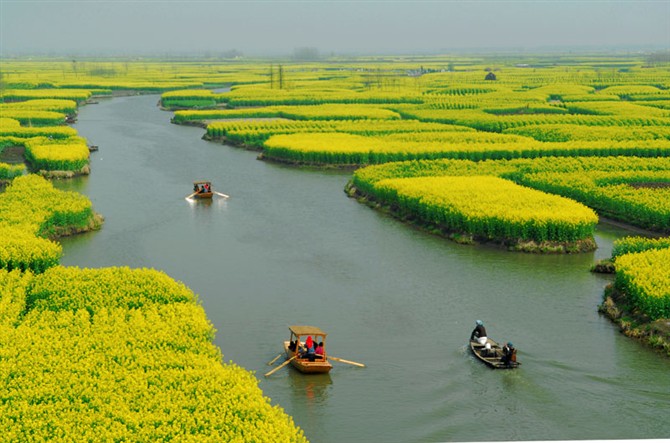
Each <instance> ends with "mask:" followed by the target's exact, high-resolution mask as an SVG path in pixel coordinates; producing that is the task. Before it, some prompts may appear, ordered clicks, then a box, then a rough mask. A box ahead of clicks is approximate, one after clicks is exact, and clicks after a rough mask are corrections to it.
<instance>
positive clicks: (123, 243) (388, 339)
mask: <svg viewBox="0 0 670 443" xmlns="http://www.w3.org/2000/svg"><path fill="white" fill-rule="evenodd" d="M157 100H158V96H137V97H122V98H114V99H111V100H103V101H101V102H100V103H99V104H95V105H89V106H86V107H84V108H83V109H81V111H80V115H79V120H78V122H77V124H76V125H75V128H76V129H77V130H78V131H79V133H80V134H81V135H82V136H84V137H86V138H87V139H88V141H89V143H91V144H95V145H99V146H100V150H99V152H95V153H93V154H92V157H91V169H92V172H91V175H90V176H89V177H83V178H79V179H75V180H72V181H62V182H58V183H57V186H58V187H59V188H61V189H69V190H76V191H78V192H81V193H83V194H85V195H87V196H88V197H89V198H90V199H91V201H92V202H93V205H94V208H95V210H96V211H97V212H99V213H101V214H103V215H104V216H105V219H106V222H105V225H104V226H103V229H102V230H101V231H99V232H94V233H88V234H84V235H80V236H76V237H71V238H67V239H63V241H62V243H63V248H64V256H63V259H62V263H63V264H64V265H75V266H80V267H103V266H124V265H127V266H131V267H150V268H156V269H160V270H163V271H165V272H166V273H167V274H169V275H170V276H171V277H173V278H175V279H177V280H180V281H183V282H184V283H185V284H186V285H187V286H189V287H190V288H191V289H192V290H193V291H194V292H195V293H197V294H198V295H199V297H200V300H201V302H202V305H203V306H204V308H205V310H206V312H207V316H208V317H209V319H210V320H211V322H212V323H213V325H214V327H215V328H216V329H217V336H216V340H215V341H216V344H217V345H218V346H219V347H220V348H221V349H222V351H223V354H224V361H229V360H232V361H234V362H235V363H237V364H239V365H241V366H243V367H244V368H246V369H248V370H252V371H255V372H256V374H257V377H258V378H259V380H260V383H259V385H260V387H261V389H262V390H263V392H264V394H265V395H266V396H268V397H270V398H271V399H272V402H273V404H278V405H280V406H281V407H282V408H284V409H285V410H286V412H287V413H289V414H290V415H291V416H293V418H294V419H295V422H296V424H297V425H298V426H300V427H301V428H303V429H304V431H305V434H306V436H307V437H308V439H309V440H311V441H312V442H315V443H320V442H323V443H330V442H332V443H336V442H373V441H384V442H434V441H453V440H457V441H473V440H474V441H492V440H498V441H499V440H579V439H630V438H661V437H669V436H670V420H667V417H668V416H670V376H668V374H669V373H670V362H669V361H668V360H667V359H665V358H662V357H660V356H659V355H657V354H655V353H654V352H653V351H650V350H647V349H645V348H643V347H642V346H641V345H639V344H638V343H635V342H634V341H632V340H630V339H627V338H625V337H624V336H622V335H621V334H620V333H619V332H617V329H616V328H615V327H614V326H613V325H612V324H610V322H609V321H608V320H607V319H605V318H603V317H600V316H599V315H598V313H597V310H596V306H597V305H598V304H599V303H600V301H601V297H602V292H603V288H604V286H605V285H606V284H607V283H608V282H609V278H608V277H606V276H601V275H594V274H591V273H590V272H589V267H590V266H591V264H592V263H593V262H594V261H595V260H596V259H598V258H603V257H607V256H609V253H610V251H611V247H612V242H613V240H614V239H616V238H618V237H620V236H623V235H626V234H628V233H627V232H626V231H625V230H623V229H621V228H617V227H612V226H604V225H602V226H599V228H598V233H597V237H596V240H597V242H598V245H599V249H598V250H597V251H596V252H595V253H590V254H581V255H567V256H566V255H546V256H542V255H529V254H520V253H510V252H506V251H502V250H499V249H495V248H489V247H473V246H463V245H458V244H455V243H452V242H450V241H448V240H445V239H442V238H438V237H434V236H431V235H429V234H426V233H423V232H419V231H417V230H414V229H412V228H410V227H408V226H405V225H403V224H402V223H400V222H398V221H397V220H394V219H392V218H389V217H388V216H385V215H382V214H380V213H377V212H375V211H373V210H371V209H370V208H368V207H366V206H364V205H361V204H359V203H357V202H356V201H355V200H352V199H349V198H347V197H346V195H345V194H344V192H343V188H344V185H345V184H346V182H347V180H348V179H349V177H350V173H349V172H324V171H312V170H305V169H294V168H290V167H285V166H278V165H275V164H270V163H266V162H262V161H258V160H256V153H254V152H249V151H245V150H241V149H237V148H232V147H229V146H223V145H221V144H216V143H211V142H206V141H203V140H201V136H202V135H203V130H202V129H200V128H194V127H181V126H176V125H172V124H170V122H169V121H170V117H171V114H170V113H168V112H164V111H161V110H160V109H159V108H157V107H156V102H157ZM196 179H210V180H212V182H213V185H214V186H215V190H218V191H220V192H224V193H226V194H228V195H230V196H231V198H230V199H228V200H224V199H215V200H214V201H212V202H211V203H197V204H194V203H189V202H188V201H186V200H185V199H184V197H185V196H186V195H188V194H189V193H190V192H191V186H192V181H193V180H196ZM476 319H481V320H483V321H484V322H485V324H486V326H487V329H488V332H489V335H490V336H491V337H492V338H494V339H498V340H512V341H513V342H514V344H515V345H516V347H517V348H518V349H519V360H520V361H522V362H523V365H522V367H521V368H520V369H519V370H517V371H513V372H510V371H493V370H490V369H488V368H487V367H485V366H483V365H482V364H481V363H479V362H477V361H475V360H474V359H473V357H472V356H471V355H470V354H469V352H468V351H467V350H466V343H467V338H468V336H469V333H470V331H471V330H472V328H473V326H474V321H475V320H476ZM290 324H314V325H317V326H320V327H321V328H322V329H324V330H325V331H327V332H328V333H329V336H328V350H329V352H330V353H331V354H332V355H334V356H337V357H341V358H345V359H350V360H354V361H360V362H364V363H366V364H367V365H368V367H367V368H365V369H361V368H356V367H354V366H350V365H345V364H340V363H337V362H334V365H335V368H334V369H333V370H332V372H331V373H330V374H329V375H326V376H303V375H300V374H298V373H296V372H295V371H294V370H293V369H291V368H285V369H282V370H280V371H279V372H277V373H276V374H274V375H273V376H271V377H269V378H267V379H266V378H263V376H262V374H263V373H265V372H267V371H268V370H269V369H270V367H269V366H267V365H266V363H267V362H268V361H269V360H271V359H272V358H273V357H274V356H276V355H277V354H278V353H279V352H280V346H281V341H282V340H285V339H287V338H288V334H289V332H288V328H287V327H288V325H290Z"/></svg>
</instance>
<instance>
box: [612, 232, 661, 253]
mask: <svg viewBox="0 0 670 443" xmlns="http://www.w3.org/2000/svg"><path fill="white" fill-rule="evenodd" d="M664 248H670V237H661V238H649V237H639V236H634V237H623V238H619V239H617V240H614V247H613V248H612V258H616V257H619V256H621V255H624V254H630V253H634V252H644V251H648V250H650V249H664Z"/></svg>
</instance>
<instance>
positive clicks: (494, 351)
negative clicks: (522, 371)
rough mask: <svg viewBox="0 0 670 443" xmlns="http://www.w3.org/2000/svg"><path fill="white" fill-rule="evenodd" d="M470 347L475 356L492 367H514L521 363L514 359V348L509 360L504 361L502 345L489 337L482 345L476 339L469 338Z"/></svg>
mask: <svg viewBox="0 0 670 443" xmlns="http://www.w3.org/2000/svg"><path fill="white" fill-rule="evenodd" d="M470 349H471V350H472V353H473V354H475V357H477V358H478V359H479V360H481V361H483V362H484V363H486V365H487V366H489V367H491V368H493V369H514V368H518V367H519V365H521V363H519V362H518V361H516V350H514V352H513V353H512V357H511V358H510V359H509V361H506V360H505V359H504V358H503V349H502V347H501V346H500V345H499V344H498V343H496V342H495V341H493V340H491V339H490V338H488V339H487V340H486V343H485V344H483V345H482V344H480V343H479V342H478V341H477V340H470Z"/></svg>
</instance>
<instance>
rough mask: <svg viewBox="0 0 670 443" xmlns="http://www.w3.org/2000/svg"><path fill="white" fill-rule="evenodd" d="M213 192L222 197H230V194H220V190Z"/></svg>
mask: <svg viewBox="0 0 670 443" xmlns="http://www.w3.org/2000/svg"><path fill="white" fill-rule="evenodd" d="M214 193H215V194H218V195H220V196H221V197H223V198H230V195H226V194H222V193H221V192H216V191H214Z"/></svg>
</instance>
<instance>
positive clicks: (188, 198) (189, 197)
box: [186, 191, 198, 200]
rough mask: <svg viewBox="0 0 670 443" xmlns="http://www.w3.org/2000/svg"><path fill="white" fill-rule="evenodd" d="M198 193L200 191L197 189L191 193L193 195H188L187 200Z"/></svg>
mask: <svg viewBox="0 0 670 443" xmlns="http://www.w3.org/2000/svg"><path fill="white" fill-rule="evenodd" d="M197 193H198V191H195V192H194V193H193V194H191V195H189V196H188V197H186V200H188V199H189V198H191V197H193V196H194V195H195V194H197Z"/></svg>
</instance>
